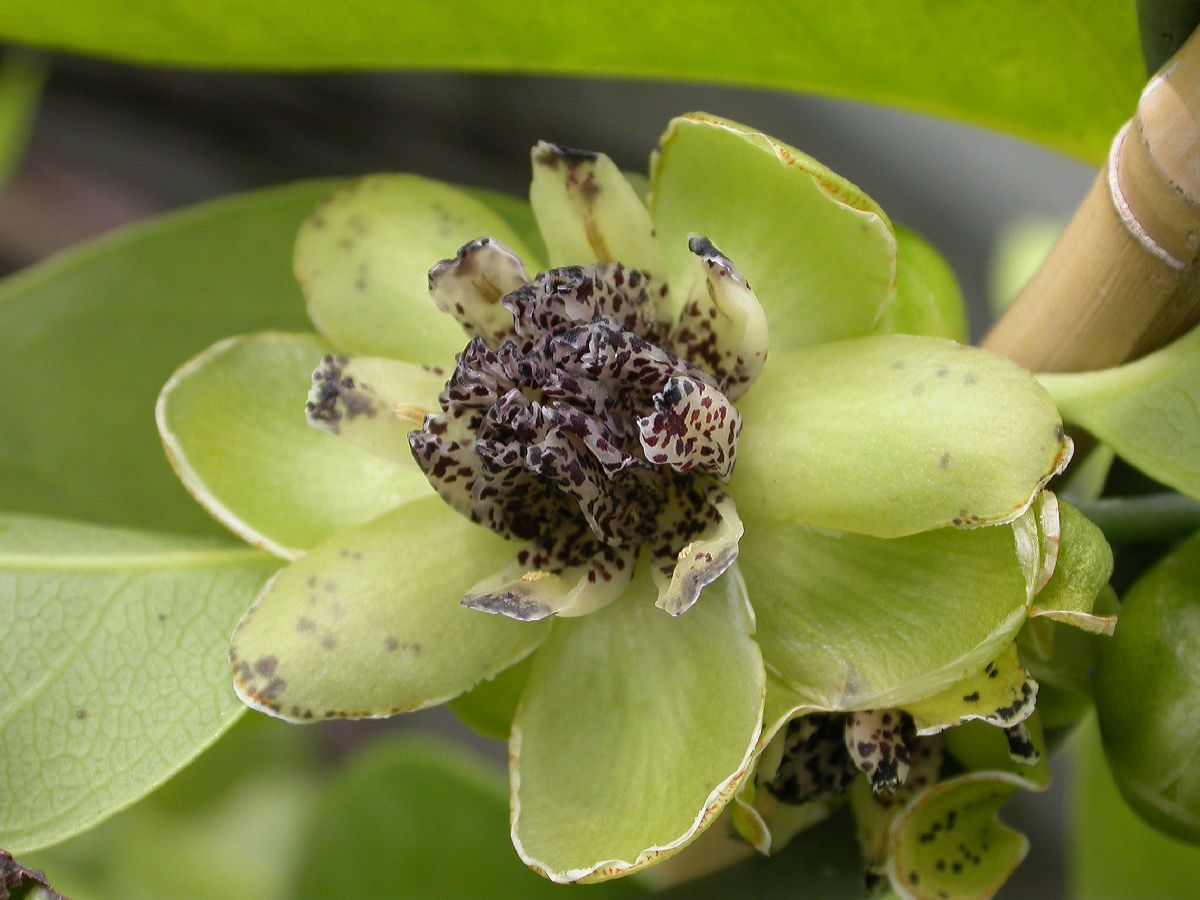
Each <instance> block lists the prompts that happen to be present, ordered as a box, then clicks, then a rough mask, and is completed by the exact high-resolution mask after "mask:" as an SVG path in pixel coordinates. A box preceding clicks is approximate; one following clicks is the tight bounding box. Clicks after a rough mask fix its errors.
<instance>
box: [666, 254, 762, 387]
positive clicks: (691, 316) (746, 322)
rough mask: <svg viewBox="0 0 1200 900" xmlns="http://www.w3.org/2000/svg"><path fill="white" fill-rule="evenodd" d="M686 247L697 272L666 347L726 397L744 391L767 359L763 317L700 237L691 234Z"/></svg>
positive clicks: (743, 284)
mask: <svg viewBox="0 0 1200 900" xmlns="http://www.w3.org/2000/svg"><path fill="white" fill-rule="evenodd" d="M688 249H689V250H691V252H692V253H693V254H695V256H696V257H697V260H698V263H699V268H700V272H699V275H698V278H697V281H696V284H695V286H694V287H693V289H692V293H691V296H690V297H689V298H688V301H687V303H686V304H685V305H684V307H683V312H682V313H681V314H680V317H679V323H678V324H677V325H676V326H675V328H674V330H673V331H672V332H671V348H672V349H673V350H674V351H675V352H676V353H678V354H679V355H680V356H682V357H685V358H686V359H690V360H693V361H694V362H695V363H696V364H697V365H698V366H700V368H702V369H704V371H705V372H707V373H708V374H710V375H712V376H713V377H714V378H716V380H717V383H718V384H719V385H720V386H721V390H722V391H723V392H724V393H725V395H726V396H727V397H728V398H729V399H730V400H736V399H737V398H738V397H740V396H742V394H744V393H746V391H747V390H749V389H750V385H752V384H753V383H754V379H755V378H757V377H758V373H759V372H760V371H762V367H763V363H765V362H766V359H767V315H766V313H765V312H763V309H762V307H761V306H760V305H759V303H758V298H757V297H755V296H754V291H753V290H751V288H750V285H749V283H748V282H747V281H746V279H745V278H744V277H742V275H741V273H740V272H738V270H737V269H736V268H734V265H733V263H731V262H730V261H729V258H728V257H726V256H725V254H723V253H721V251H720V250H718V249H717V248H716V247H714V246H713V244H712V242H711V241H710V240H709V239H708V238H705V237H700V236H697V235H692V237H691V238H690V239H689V240H688Z"/></svg>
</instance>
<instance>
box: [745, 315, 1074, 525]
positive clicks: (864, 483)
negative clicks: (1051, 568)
mask: <svg viewBox="0 0 1200 900" xmlns="http://www.w3.org/2000/svg"><path fill="white" fill-rule="evenodd" d="M773 340H774V337H772V341H773ZM741 412H742V417H743V420H744V427H743V430H742V437H741V442H740V444H739V447H738V461H737V467H736V469H735V470H734V477H733V494H734V496H736V497H737V501H738V508H739V509H741V511H742V514H743V516H745V517H746V518H747V519H750V518H751V517H754V518H762V519H767V520H773V521H777V522H803V523H805V524H809V525H817V526H821V527H824V528H838V529H842V530H846V531H855V532H860V533H863V534H873V535H878V536H880V537H900V536H902V535H906V534H913V533H915V532H919V531H928V530H930V529H933V528H940V527H942V526H944V525H952V524H953V525H956V526H960V527H973V526H977V525H989V524H994V523H997V522H1009V521H1012V520H1013V519H1015V518H1017V517H1018V516H1020V515H1021V513H1023V512H1024V511H1025V510H1026V509H1027V508H1028V507H1029V505H1030V504H1031V503H1032V502H1033V499H1034V497H1035V496H1036V495H1037V492H1038V491H1040V490H1041V488H1042V486H1043V485H1044V484H1045V483H1046V481H1047V480H1048V479H1049V478H1051V477H1052V476H1053V475H1054V474H1056V473H1057V472H1059V471H1061V469H1062V467H1063V466H1064V465H1066V462H1067V461H1068V459H1069V458H1070V449H1071V443H1070V440H1069V439H1068V438H1067V437H1066V435H1065V434H1064V433H1063V429H1062V422H1061V420H1060V419H1059V416H1058V412H1057V410H1056V409H1055V408H1054V404H1053V403H1052V402H1051V400H1050V397H1049V395H1048V394H1047V393H1046V392H1045V391H1044V390H1043V389H1042V388H1041V387H1040V386H1039V385H1038V383H1037V381H1036V380H1034V378H1033V377H1032V376H1031V375H1029V373H1028V372H1026V371H1025V370H1024V369H1021V368H1020V367H1018V366H1017V365H1015V364H1013V363H1011V362H1009V361H1008V360H1006V359H1004V358H1002V357H1000V356H996V355H994V354H991V353H986V352H984V351H983V350H978V349H975V348H973V347H967V346H965V345H963V344H956V343H954V342H953V341H947V340H940V339H936V338H922V337H913V336H908V335H887V336H880V337H869V338H861V339H858V340H853V341H844V342H840V343H835V344H827V345H825V346H822V347H813V348H808V349H805V350H798V351H795V352H792V353H787V354H775V353H774V352H772V356H771V358H770V359H769V361H768V362H767V367H766V369H765V370H764V371H763V373H762V376H761V377H760V378H759V380H758V382H757V384H755V386H754V389H753V390H752V391H750V392H749V393H748V394H747V395H746V396H745V398H744V399H743V400H742V402H741Z"/></svg>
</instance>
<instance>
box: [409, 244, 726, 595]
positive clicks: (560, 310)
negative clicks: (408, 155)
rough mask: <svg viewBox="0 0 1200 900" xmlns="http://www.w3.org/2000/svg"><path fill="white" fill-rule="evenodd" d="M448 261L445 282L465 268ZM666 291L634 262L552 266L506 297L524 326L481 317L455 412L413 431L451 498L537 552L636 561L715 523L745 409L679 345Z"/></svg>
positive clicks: (448, 410) (446, 400)
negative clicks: (633, 556) (716, 497)
mask: <svg viewBox="0 0 1200 900" xmlns="http://www.w3.org/2000/svg"><path fill="white" fill-rule="evenodd" d="M495 247H496V245H494V244H490V243H489V242H486V241H477V242H475V243H474V244H469V245H467V247H464V248H463V250H462V251H461V252H460V254H459V256H458V258H457V259H456V260H453V261H448V262H447V263H444V264H442V266H443V267H455V268H454V272H455V273H456V274H457V273H461V272H464V271H467V270H469V269H471V267H472V258H473V257H475V256H480V255H483V254H494V253H495V252H497V251H496V249H495ZM441 268H442V267H438V268H435V270H434V271H433V272H431V276H430V277H431V284H436V283H437V282H438V281H439V279H440V278H441V277H443V276H445V277H447V278H448V277H449V275H448V273H449V268H447V269H446V270H443V271H442V272H439V269H441ZM497 293H498V291H497ZM665 295H666V288H665V286H659V285H656V284H655V283H654V282H653V280H652V279H651V277H650V276H649V275H648V274H647V273H644V272H640V271H637V270H633V269H628V268H626V267H625V266H623V265H621V264H619V263H609V264H603V265H596V266H587V267H579V266H573V267H569V268H561V269H552V270H550V271H547V272H543V273H541V274H539V275H537V276H536V277H535V278H534V279H533V280H532V281H530V282H528V283H525V284H523V285H521V286H519V287H517V288H516V289H515V290H512V291H510V292H508V293H506V294H504V295H503V296H502V297H500V298H499V301H498V302H499V305H500V306H501V307H503V309H504V310H506V311H507V312H508V313H509V314H510V317H511V323H512V324H511V328H509V329H507V330H505V329H503V326H502V323H503V320H500V322H501V324H500V326H497V319H496V317H490V320H489V327H487V328H476V329H474V330H475V332H476V333H477V336H476V337H475V338H474V339H473V340H471V342H470V343H469V344H468V345H467V347H466V349H464V350H463V352H462V353H460V354H459V355H458V357H457V359H456V365H455V368H454V372H453V374H452V375H451V377H450V379H449V381H448V382H447V383H446V387H445V389H444V390H443V392H442V394H441V396H440V398H439V404H440V407H441V410H442V411H441V413H439V414H437V415H432V416H429V417H428V418H427V419H426V421H425V423H424V426H423V427H422V428H421V429H420V430H419V431H414V432H412V433H411V435H410V437H409V443H410V446H411V448H412V452H413V456H414V457H415V458H416V460H417V463H418V464H419V465H420V466H421V468H422V470H423V471H424V472H425V474H426V476H427V477H428V478H429V480H430V482H431V483H432V484H433V485H434V487H436V488H437V490H438V491H439V492H440V493H441V495H442V496H443V498H444V499H446V500H447V501H448V502H449V503H451V505H453V506H455V507H456V508H457V509H459V510H460V511H462V512H464V513H465V514H467V515H468V516H470V517H471V518H472V519H473V520H474V521H477V522H480V523H482V524H484V525H487V526H488V527H489V528H491V529H492V530H494V531H496V532H498V533H499V534H502V535H505V536H506V537H510V538H515V539H518V540H522V541H527V542H529V543H530V544H531V546H532V549H531V550H530V551H529V552H528V558H527V559H526V560H522V562H523V563H528V564H529V565H531V566H533V567H536V568H545V569H549V570H550V571H555V570H561V569H563V568H565V567H570V566H577V565H582V564H585V563H589V562H591V561H593V560H595V559H596V558H597V557H599V558H600V559H601V560H607V561H608V565H609V566H615V567H617V568H623V567H624V565H625V564H627V563H628V562H629V560H628V555H627V553H623V552H619V551H630V550H635V549H636V548H638V547H642V546H647V545H658V544H663V545H669V547H670V553H671V554H672V556H673V555H674V553H675V552H676V551H678V549H679V547H680V546H682V545H683V544H685V543H687V542H688V540H690V539H691V538H692V537H693V536H694V535H696V534H699V533H700V532H701V531H703V530H704V529H705V528H707V527H709V526H710V525H711V524H712V523H713V522H714V521H715V519H716V517H717V512H716V509H715V507H714V506H713V505H712V504H711V502H709V487H710V486H711V485H712V484H713V483H714V482H715V480H717V479H721V480H725V479H728V477H729V475H730V473H731V471H732V469H733V463H734V459H735V455H736V450H737V439H738V434H739V432H740V430H741V417H740V416H739V415H738V413H737V411H736V410H735V409H734V407H733V404H732V403H731V401H730V400H729V398H728V397H727V396H726V395H725V394H724V393H723V391H722V390H721V387H720V386H719V384H718V381H717V379H716V378H714V377H713V376H712V375H710V374H708V372H706V371H704V370H702V369H700V368H699V367H697V366H696V365H693V364H692V363H691V362H689V361H688V360H686V359H683V358H681V357H680V355H678V354H677V353H676V352H675V350H673V349H668V347H667V346H665V345H666V344H668V342H669V340H670V337H671V328H670V324H669V323H668V322H666V321H664V318H663V316H662V315H661V314H660V310H661V309H662V306H663V298H664V297H665ZM435 299H437V295H436V291H435ZM475 318H476V319H478V318H479V317H478V316H476V317H475ZM606 575H611V572H608V571H606V568H605V566H604V565H601V566H600V567H599V568H598V569H597V571H596V572H595V575H594V577H593V580H595V578H604V577H605V576H606ZM590 577H592V576H590Z"/></svg>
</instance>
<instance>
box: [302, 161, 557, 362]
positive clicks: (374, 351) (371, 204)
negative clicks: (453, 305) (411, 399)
mask: <svg viewBox="0 0 1200 900" xmlns="http://www.w3.org/2000/svg"><path fill="white" fill-rule="evenodd" d="M481 237H491V238H496V239H497V240H499V241H501V242H502V243H503V244H505V245H506V246H508V247H509V248H511V249H512V250H513V251H514V252H515V253H516V254H517V255H518V256H520V257H521V258H522V259H523V260H526V261H527V262H536V260H535V259H534V257H533V256H532V254H531V253H530V251H529V249H528V247H527V245H526V244H525V242H524V241H522V240H521V238H520V237H519V236H518V235H517V233H516V232H515V231H514V229H513V228H512V226H510V225H509V224H508V222H507V221H506V220H505V219H504V218H502V217H501V216H500V215H499V214H497V213H496V212H495V211H494V210H493V209H492V208H491V207H490V206H488V205H486V204H484V203H483V202H481V201H480V200H477V199H476V198H475V197H472V196H471V195H469V194H468V193H466V192H465V191H462V190H459V189H458V188H455V187H451V186H450V185H448V184H442V183H441V182H438V181H430V180H429V179H426V178H420V177H418V176H416V175H371V176H368V177H366V178H361V179H359V180H357V181H354V182H351V183H350V184H347V185H346V186H345V187H343V188H341V189H340V190H338V191H337V193H335V194H333V196H331V197H330V198H329V199H327V200H326V201H325V202H324V203H322V204H321V205H320V206H318V207H317V208H316V209H315V210H313V213H312V215H310V216H309V217H308V219H307V220H306V221H305V223H304V225H303V227H302V228H301V229H300V234H299V235H298V236H297V238H296V254H295V269H296V277H297V279H299V281H300V286H301V288H302V289H303V291H304V296H305V298H306V299H307V301H308V314H309V317H310V318H311V319H312V321H313V323H314V324H315V325H316V326H317V328H319V329H320V330H321V332H322V333H324V334H325V336H326V337H328V338H329V339H330V340H331V341H333V343H334V344H335V345H337V347H338V349H340V350H343V351H347V352H350V353H358V354H363V355H369V356H386V357H392V358H394V359H402V360H406V361H408V362H415V363H426V364H429V365H449V364H451V363H453V361H454V354H455V353H457V352H458V351H460V350H462V348H463V345H464V344H465V343H466V339H465V337H464V336H463V333H462V329H461V328H459V326H458V325H457V324H456V323H455V322H454V320H453V319H452V318H450V317H449V316H446V315H443V314H442V312H441V311H440V310H438V308H437V306H435V305H434V303H433V301H432V300H431V299H430V297H429V279H428V274H429V270H430V268H432V267H433V266H434V265H435V264H436V263H438V262H439V261H440V260H443V259H447V258H449V257H453V256H454V255H455V254H456V253H457V252H458V249H459V248H460V247H461V246H462V245H463V244H465V243H467V242H468V241H473V240H475V239H476V238H481Z"/></svg>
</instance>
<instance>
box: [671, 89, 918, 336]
mask: <svg viewBox="0 0 1200 900" xmlns="http://www.w3.org/2000/svg"><path fill="white" fill-rule="evenodd" d="M651 174H652V181H653V189H652V196H651V214H652V216H653V218H654V227H655V230H656V233H657V235H658V239H659V242H660V244H661V245H662V248H663V253H664V255H665V262H666V272H667V277H668V279H669V280H670V283H671V286H672V289H675V286H676V285H688V284H690V283H691V280H692V270H693V266H694V265H695V261H694V260H693V259H692V254H691V253H690V252H689V251H688V235H689V234H692V233H699V234H703V235H705V236H706V237H708V238H710V239H711V240H712V242H713V243H714V244H716V245H717V246H718V247H720V248H721V249H722V250H723V251H724V252H725V253H726V254H728V256H729V258H730V259H732V260H733V261H734V262H735V263H737V266H738V269H739V270H740V271H741V272H742V274H743V275H744V276H745V277H746V278H747V279H748V280H749V282H750V284H752V285H753V286H754V291H755V293H756V294H757V296H758V299H759V300H760V301H762V305H763V309H764V310H766V315H767V319H768V322H769V324H770V331H771V353H772V354H775V353H779V352H781V351H786V350H791V349H794V348H796V347H803V346H808V345H811V344H820V343H824V342H826V341H834V340H839V339H841V338H848V337H856V336H858V335H863V334H869V333H870V332H871V331H872V329H873V328H874V327H875V325H876V323H877V322H878V321H879V320H880V318H881V316H882V315H883V314H884V313H885V311H886V310H887V308H888V304H889V303H890V302H891V298H892V294H893V292H894V290H895V274H896V240H895V237H894V236H893V235H892V230H891V227H890V225H889V223H888V221H887V218H886V217H885V216H884V214H883V211H882V210H881V209H880V208H879V207H878V206H877V205H876V204H875V202H874V201H872V200H871V199H870V198H869V197H867V196H866V195H865V194H863V193H862V192H861V191H860V190H859V189H858V188H856V187H855V186H854V185H852V184H850V183H849V182H848V181H846V180H845V179H843V178H840V177H839V176H837V175H835V174H834V173H833V172H831V171H830V170H829V169H827V168H825V167H824V166H822V165H821V164H820V163H818V162H817V161H816V160H814V159H812V158H810V157H808V156H805V155H804V154H803V153H801V152H800V151H798V150H795V149H794V148H792V147H789V146H787V145H786V144H782V143H780V142H778V141H776V140H774V139H773V138H770V137H767V136H766V135H764V134H760V133H758V132H756V131H754V130H753V129H750V128H747V127H746V126H744V125H739V124H737V123H736V122H730V121H728V120H726V119H720V118H717V117H715V116H709V115H705V114H702V113H695V114H692V115H688V116H684V117H682V118H678V119H675V120H673V121H672V122H671V124H670V126H669V127H668V129H667V132H666V134H664V135H663V137H662V139H661V142H660V145H659V152H658V157H657V160H656V161H655V163H654V165H653V171H652V173H651Z"/></svg>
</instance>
